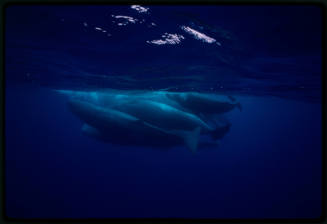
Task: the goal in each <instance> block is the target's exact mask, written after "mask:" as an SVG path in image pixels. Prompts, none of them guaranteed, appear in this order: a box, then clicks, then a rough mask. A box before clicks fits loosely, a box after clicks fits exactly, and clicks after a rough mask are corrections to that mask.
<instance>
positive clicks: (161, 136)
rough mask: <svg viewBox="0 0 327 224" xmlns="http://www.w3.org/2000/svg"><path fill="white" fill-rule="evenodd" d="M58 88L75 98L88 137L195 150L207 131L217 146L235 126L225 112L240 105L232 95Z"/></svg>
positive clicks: (74, 106)
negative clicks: (228, 119) (232, 126)
mask: <svg viewBox="0 0 327 224" xmlns="http://www.w3.org/2000/svg"><path fill="white" fill-rule="evenodd" d="M56 91H57V92H59V93H61V94H64V95H67V96H69V97H70V99H69V101H68V105H69V108H70V110H71V111H72V113H73V114H74V115H76V116H77V117H79V118H80V120H81V121H82V122H83V123H84V125H83V127H82V132H83V133H84V134H86V135H88V136H92V137H94V138H96V139H99V140H103V141H107V142H112V143H116V144H124V143H127V142H128V143H130V144H134V145H143V146H151V147H160V146H162V147H165V146H166V147H170V146H174V145H179V144H182V143H183V142H184V144H185V145H186V146H187V148H189V149H190V150H191V151H192V152H195V151H196V150H197V148H198V144H200V145H201V141H202V140H201V136H202V135H209V136H211V139H212V142H211V143H212V144H211V143H210V142H206V145H216V143H215V142H216V141H217V140H218V139H221V138H223V137H224V136H225V135H226V134H227V133H228V132H229V130H230V127H231V124H230V123H229V122H228V121H227V119H225V118H224V117H222V116H221V114H223V113H226V112H228V111H230V110H232V109H234V108H235V107H238V108H239V109H241V105H240V103H239V102H237V100H236V99H235V98H233V97H230V96H222V95H214V94H202V93H195V92H183V93H179V92H168V91H151V92H150V91H123V90H105V91H72V90H56ZM199 142H200V143H199ZM202 145H205V144H202Z"/></svg>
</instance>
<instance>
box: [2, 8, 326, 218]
mask: <svg viewBox="0 0 327 224" xmlns="http://www.w3.org/2000/svg"><path fill="white" fill-rule="evenodd" d="M149 8H150V10H149V13H148V14H144V15H143V14H140V13H138V12H136V11H134V10H132V9H130V8H129V7H128V6H119V7H118V6H116V7H110V6H9V7H8V8H7V10H6V104H5V106H6V120H5V121H6V123H5V125H6V129H5V137H6V208H7V212H8V216H9V217H15V218H27V217H29V218H30V217H34V218H35V217H41V218H68V217H73V218H86V217H87V218H107V217H156V218H157V217H185V218H317V217H319V216H320V214H321V190H322V189H321V138H322V136H321V121H322V120H321V105H320V100H321V98H320V96H321V80H320V76H321V70H320V68H321V23H320V19H321V14H320V8H318V7H314V6H260V7H259V6H217V7H204V6H201V7H199V6H197V7H195V6H192V7H182V6H174V7H173V6H169V7H168V6H149ZM111 14H115V15H129V16H133V17H135V18H139V19H142V18H144V19H145V21H147V22H155V23H156V24H157V26H156V27H152V28H150V27H147V26H146V25H144V24H129V25H127V26H124V27H117V26H114V25H112V23H110V21H111V16H110V15H111ZM83 22H87V23H88V24H90V25H89V27H88V28H85V27H84V26H83ZM91 25H92V26H99V27H105V28H106V29H107V30H108V32H109V31H110V33H112V37H107V36H105V35H102V33H99V32H96V31H95V30H94V29H92V28H90V26H91ZM181 25H187V26H191V27H192V28H194V29H197V30H200V27H204V28H203V30H202V32H203V33H205V34H206V35H208V36H210V37H213V38H215V39H216V40H217V41H219V42H220V43H221V44H222V46H221V47H219V46H217V45H210V44H207V43H204V42H201V41H199V40H196V39H194V38H192V36H190V35H188V34H186V33H185V32H183V31H182V30H181V29H180V26H181ZM165 32H168V33H178V34H181V35H183V36H184V37H185V40H184V41H182V42H181V43H180V44H179V45H162V46H154V45H150V44H147V43H146V42H145V41H146V40H153V39H160V36H161V35H162V34H163V33H165ZM192 66H193V67H192ZM196 66H197V67H196ZM194 67H196V68H194ZM189 76H195V80H192V78H191V80H189V79H187V78H188V77H189ZM121 77H123V78H126V77H128V78H131V77H132V78H133V79H134V80H133V81H129V82H123V83H121V79H120V78H121ZM193 78H194V77H193ZM176 80H179V82H177V81H176ZM125 81H126V80H125ZM99 87H101V88H102V87H111V88H113V87H116V88H125V89H126V88H128V89H152V88H154V89H160V88H169V87H174V88H175V87H177V90H193V89H195V90H197V91H201V92H216V93H222V94H227V93H228V94H233V95H234V96H235V97H237V99H238V100H239V101H240V102H241V103H242V106H243V111H242V112H239V111H238V110H236V111H233V112H231V113H230V114H229V118H230V121H231V123H232V128H231V131H230V132H229V133H228V134H227V135H226V136H225V137H224V138H223V139H222V141H221V144H220V146H219V147H218V148H215V149H202V150H199V152H197V153H196V154H192V153H190V152H189V151H188V150H187V149H186V148H184V147H180V148H173V149H171V150H168V151H158V150H156V149H148V148H137V147H119V146H114V145H111V144H105V143H102V142H99V141H96V140H94V139H92V138H88V137H86V136H84V135H83V134H82V133H81V131H80V128H81V126H82V123H81V122H80V121H79V120H78V118H76V117H75V116H73V114H71V112H70V111H69V110H68V108H67V105H66V103H67V98H66V97H65V96H62V95H59V94H57V93H55V92H53V91H52V90H51V89H53V88H56V89H66V88H74V89H75V88H78V89H86V88H87V89H89V88H91V89H96V88H99Z"/></svg>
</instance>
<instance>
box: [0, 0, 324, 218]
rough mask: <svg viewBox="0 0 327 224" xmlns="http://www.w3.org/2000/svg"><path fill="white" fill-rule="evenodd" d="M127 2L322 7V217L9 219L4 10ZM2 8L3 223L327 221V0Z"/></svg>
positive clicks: (87, 0)
mask: <svg viewBox="0 0 327 224" xmlns="http://www.w3.org/2000/svg"><path fill="white" fill-rule="evenodd" d="M34 4H39V5H49V4H50V5H55V4H60V5H87V4H89V5H105V4H107V5H108V4H111V5H124V4H140V5H142V4H143V5H157V4H169V5H184V4H186V5H187V4H192V5H217V4H219V5H260V6H263V5H308V6H318V7H320V8H321V13H322V77H321V81H322V83H321V84H322V98H321V99H322V111H321V112H322V169H323V170H322V213H321V217H319V218H316V219H277V218H276V219H190V218H106V219H101V218H99V219H97V218H87V219H73V218H64V219H43V218H42V219H34V218H33V219H17V218H10V217H8V216H7V215H6V205H5V201H6V200H5V196H6V195H5V188H6V186H5V175H6V173H5V10H6V8H7V7H8V6H11V5H34ZM1 6H2V10H1V14H2V15H1V24H2V29H1V31H0V32H1V35H0V38H1V42H2V45H1V47H2V50H3V51H2V55H1V56H2V60H0V67H1V68H2V76H1V77H0V82H1V84H2V85H1V87H2V91H0V99H1V100H2V104H0V105H1V106H0V107H1V109H0V115H1V116H0V117H1V118H2V120H1V122H0V124H1V128H0V143H2V144H0V145H1V150H2V153H1V154H0V161H1V162H2V166H0V171H1V172H0V173H1V174H2V178H1V180H0V181H1V185H0V190H1V196H2V197H1V204H0V206H1V207H2V208H1V209H0V217H1V218H0V220H1V222H3V223H31V222H35V223H56V222H61V223H95V222H101V223H103V222H113V223H115V222H119V223H130V222H137V223H150V222H151V223H152V222H157V223H159V222H160V223H166V222H171V223H224V222H226V223H227V222H230V223H258V222H259V223H260V222H261V223H324V222H326V187H327V185H326V151H325V150H326V137H327V135H326V123H327V119H326V113H327V103H326V97H327V95H326V87H327V82H326V81H327V79H326V65H325V63H326V52H327V51H326V43H325V41H326V37H327V35H326V30H327V29H326V21H327V17H326V6H327V3H326V2H325V1H324V0H311V1H310V0H285V1H284V0H268V1H266V0H250V1H247V0H243V1H242V0H202V1H201V0H200V1H196V0H191V1H188V0H175V1H173V0H170V1H169V0H168V1H165V0H140V1H138V0H120V1H119V0H114V1H106V0H94V1H92V0H76V1H74V0H67V1H65V0H43V1H42V0H36V1H35V0H33V1H29V0H18V1H15V0H12V1H9V0H5V1H2V2H1Z"/></svg>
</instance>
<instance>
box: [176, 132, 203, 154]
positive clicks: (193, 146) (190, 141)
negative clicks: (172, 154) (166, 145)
mask: <svg viewBox="0 0 327 224" xmlns="http://www.w3.org/2000/svg"><path fill="white" fill-rule="evenodd" d="M200 132H201V127H197V128H195V129H194V130H193V131H170V133H172V134H175V135H177V136H179V137H180V138H182V139H183V141H184V143H185V145H186V146H187V148H188V149H190V150H191V151H192V152H193V153H194V152H196V151H197V148H198V143H199V137H200Z"/></svg>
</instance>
